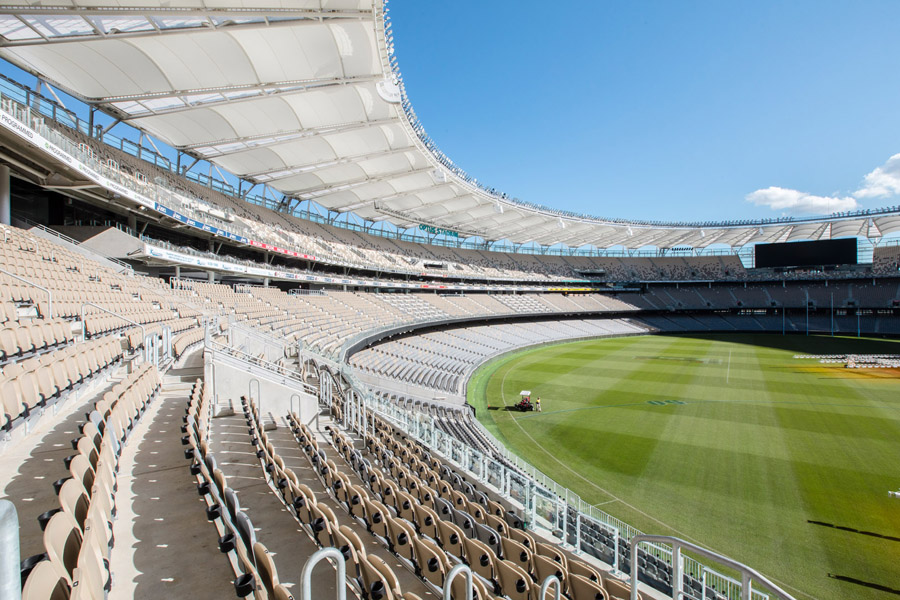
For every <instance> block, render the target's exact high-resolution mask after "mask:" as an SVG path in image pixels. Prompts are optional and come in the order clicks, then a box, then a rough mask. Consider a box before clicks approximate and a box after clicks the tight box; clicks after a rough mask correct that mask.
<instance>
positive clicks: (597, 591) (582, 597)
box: [566, 573, 609, 600]
mask: <svg viewBox="0 0 900 600" xmlns="http://www.w3.org/2000/svg"><path fill="white" fill-rule="evenodd" d="M566 579H567V583H568V592H569V596H571V597H572V600H607V599H608V598H609V596H608V595H607V593H606V591H605V590H604V589H603V588H602V587H601V586H600V584H599V583H597V582H594V581H591V580H590V579H588V578H587V577H584V576H582V575H576V574H574V573H569V576H568V577H567V578H566Z"/></svg>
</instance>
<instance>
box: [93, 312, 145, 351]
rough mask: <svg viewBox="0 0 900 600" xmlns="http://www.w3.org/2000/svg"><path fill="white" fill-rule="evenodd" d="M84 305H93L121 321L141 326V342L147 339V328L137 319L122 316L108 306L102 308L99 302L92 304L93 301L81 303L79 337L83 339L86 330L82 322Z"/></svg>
mask: <svg viewBox="0 0 900 600" xmlns="http://www.w3.org/2000/svg"><path fill="white" fill-rule="evenodd" d="M85 306H93V307H94V308H99V309H100V310H102V311H103V312H105V313H108V314H110V315H112V316H114V317H119V318H120V319H122V320H123V321H125V322H127V323H131V324H132V325H137V326H138V327H140V328H141V343H143V340H145V339H147V328H146V327H144V326H143V325H141V324H140V323H138V322H137V321H134V320H132V319H129V318H128V317H123V316H122V315H120V314H119V313H117V312H113V311H111V310H109V309H108V308H103V307H102V306H100V305H99V304H94V303H93V302H85V303H84V304H82V305H81V339H85V333H86V331H87V327H86V326H85V324H84V317H85V314H84V307H85Z"/></svg>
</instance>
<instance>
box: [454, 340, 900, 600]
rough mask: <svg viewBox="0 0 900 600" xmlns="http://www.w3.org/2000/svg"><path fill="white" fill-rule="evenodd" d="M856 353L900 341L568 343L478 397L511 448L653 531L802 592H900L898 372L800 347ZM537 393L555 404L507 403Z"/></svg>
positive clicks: (496, 373)
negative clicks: (525, 407)
mask: <svg viewBox="0 0 900 600" xmlns="http://www.w3.org/2000/svg"><path fill="white" fill-rule="evenodd" d="M842 352H858V353H874V352H884V353H900V343H898V342H893V341H883V340H865V339H863V340H857V339H853V338H830V337H816V336H812V337H804V336H787V337H783V336H780V335H727V336H726V335H698V336H641V337H630V338H616V339H606V340H594V341H587V342H576V343H568V344H559V345H555V346H548V347H542V348H537V349H532V350H525V351H521V352H517V353H514V354H511V355H506V356H503V357H500V358H498V359H496V360H494V361H492V362H490V363H488V364H486V365H484V366H483V367H482V368H481V369H479V370H478V371H477V372H476V373H475V375H474V377H473V378H472V380H471V381H470V383H469V392H468V395H469V402H470V403H471V404H472V405H474V406H475V407H476V409H477V413H478V417H479V419H480V420H481V421H482V423H484V425H485V426H486V427H487V428H488V429H489V430H490V431H491V432H492V433H493V434H494V435H495V436H496V437H497V438H498V439H500V440H501V441H503V442H504V443H505V444H506V445H507V447H508V448H510V449H511V450H512V451H514V452H516V453H517V454H519V455H520V456H522V457H523V458H525V459H526V460H528V461H529V462H530V463H531V464H533V465H534V466H535V467H537V468H539V469H541V470H542V471H543V472H545V473H547V474H549V475H551V476H552V477H553V478H554V479H555V480H556V481H557V482H559V483H560V484H562V485H565V486H567V487H569V488H570V489H572V490H574V491H575V492H576V493H578V494H579V495H580V496H581V497H582V498H583V499H584V500H586V501H587V502H590V503H592V504H595V505H597V506H598V507H600V508H601V509H602V510H605V511H606V512H608V513H610V514H612V515H614V516H616V517H619V518H621V519H623V520H625V521H627V522H629V523H631V524H632V525H634V526H636V527H638V528H639V529H641V530H643V531H645V532H647V533H656V534H664V535H676V536H679V537H681V538H684V539H687V540H690V541H694V542H697V543H700V544H701V545H703V546H705V547H707V548H710V549H712V550H715V551H717V552H720V553H723V554H726V555H728V556H731V557H733V558H736V559H738V560H740V561H742V562H744V563H746V564H749V565H750V566H752V567H754V568H756V569H757V570H759V571H760V572H762V573H764V574H765V575H767V576H768V577H770V578H772V579H773V580H776V581H777V582H779V583H780V584H782V585H783V586H784V587H785V589H786V590H788V591H790V592H792V593H793V594H795V596H796V597H797V598H821V599H823V600H824V599H828V600H830V599H838V598H840V599H847V598H854V599H856V598H859V599H886V598H896V597H897V595H898V594H900V498H889V497H888V493H887V492H888V490H897V489H898V488H900V372H897V371H894V370H887V369H885V370H871V371H870V370H866V371H859V370H855V371H854V370H849V369H845V368H843V366H841V365H823V364H820V363H819V362H818V361H815V360H802V359H795V358H793V356H794V354H807V353H808V354H831V353H842ZM523 389H524V390H531V391H532V393H533V394H534V395H537V396H541V399H542V403H543V412H541V413H519V412H514V411H507V410H503V409H502V408H501V407H503V406H504V405H512V404H514V403H515V402H516V401H517V400H518V393H519V391H520V390H523ZM669 401H674V402H669ZM661 403H664V404H661ZM488 405H489V406H490V407H491V408H490V409H489V410H486V409H487V407H488ZM810 521H817V522H819V523H810ZM825 524H830V525H833V526H836V527H832V526H829V525H825ZM846 528H849V529H852V530H855V531H850V530H848V529H846ZM873 586H878V587H873Z"/></svg>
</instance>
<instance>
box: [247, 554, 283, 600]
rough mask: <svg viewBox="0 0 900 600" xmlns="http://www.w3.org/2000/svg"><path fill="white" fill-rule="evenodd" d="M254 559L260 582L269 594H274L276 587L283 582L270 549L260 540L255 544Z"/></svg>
mask: <svg viewBox="0 0 900 600" xmlns="http://www.w3.org/2000/svg"><path fill="white" fill-rule="evenodd" d="M253 560H254V562H255V563H256V571H257V572H258V573H259V578H260V579H261V582H260V583H262V585H263V587H264V588H265V590H266V593H267V594H268V595H269V596H273V595H274V594H275V588H276V587H278V586H279V585H281V582H280V581H279V580H278V569H277V568H276V567H275V562H274V561H273V560H272V556H271V555H270V554H269V551H268V549H266V547H265V546H264V545H263V544H261V543H260V542H256V543H255V544H253Z"/></svg>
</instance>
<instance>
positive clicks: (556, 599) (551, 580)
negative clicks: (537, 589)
mask: <svg viewBox="0 0 900 600" xmlns="http://www.w3.org/2000/svg"><path fill="white" fill-rule="evenodd" d="M551 587H555V588H556V593H555V594H554V595H553V600H560V597H561V596H562V582H561V581H560V580H559V577H557V576H556V575H547V577H546V579H544V582H543V583H542V584H541V593H540V595H539V596H538V598H540V600H545V599H546V598H547V592H548V591H549V590H550V588H551Z"/></svg>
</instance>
